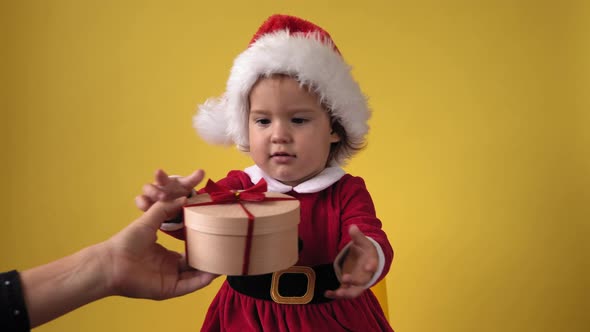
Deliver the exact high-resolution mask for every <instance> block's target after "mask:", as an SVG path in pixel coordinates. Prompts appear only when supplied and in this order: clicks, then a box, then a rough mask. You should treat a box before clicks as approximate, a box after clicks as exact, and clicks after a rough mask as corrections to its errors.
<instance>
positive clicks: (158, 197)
mask: <svg viewBox="0 0 590 332" xmlns="http://www.w3.org/2000/svg"><path fill="white" fill-rule="evenodd" d="M204 175H205V172H203V170H200V169H199V170H196V171H194V172H193V173H192V174H191V175H189V176H185V177H169V176H168V174H166V172H164V171H163V170H161V169H159V170H157V171H156V174H155V175H154V179H155V181H154V183H148V184H146V185H144V186H143V190H142V191H143V194H142V195H139V196H137V197H135V205H136V206H137V207H138V208H139V209H140V210H142V211H147V210H148V209H149V208H150V206H152V205H153V204H154V203H155V202H157V201H171V200H174V199H177V198H179V197H183V196H188V195H189V194H190V193H191V191H192V190H193V188H194V187H195V186H196V185H197V184H199V182H201V180H203V176H204Z"/></svg>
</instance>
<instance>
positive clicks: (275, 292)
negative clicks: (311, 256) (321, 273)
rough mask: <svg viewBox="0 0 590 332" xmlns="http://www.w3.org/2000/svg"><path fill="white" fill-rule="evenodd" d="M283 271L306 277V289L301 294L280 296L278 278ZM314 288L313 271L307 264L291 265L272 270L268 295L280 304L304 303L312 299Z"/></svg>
mask: <svg viewBox="0 0 590 332" xmlns="http://www.w3.org/2000/svg"><path fill="white" fill-rule="evenodd" d="M285 273H294V274H299V273H300V274H304V275H305V276H306V277H307V291H306V292H305V294H303V296H282V295H281V294H279V279H280V278H281V276H282V275H283V274H285ZM314 289H315V271H314V270H313V269H312V268H311V267H308V266H291V267H290V268H288V269H286V270H281V271H277V272H274V273H273V274H272V282H271V284H270V297H271V298H272V300H273V301H275V302H276V303H281V304H306V303H309V302H311V300H312V299H313V291H314Z"/></svg>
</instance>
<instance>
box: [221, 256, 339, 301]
mask: <svg viewBox="0 0 590 332" xmlns="http://www.w3.org/2000/svg"><path fill="white" fill-rule="evenodd" d="M227 282H228V283H229V285H230V286H231V288H233V289H234V290H235V291H237V292H239V293H242V294H245V295H248V296H251V297H254V298H257V299H262V300H268V301H274V302H277V303H284V304H307V303H325V302H329V301H332V299H329V298H327V297H324V293H325V292H326V291H327V290H335V289H337V288H338V287H340V282H339V281H338V278H337V277H336V273H335V272H334V267H333V266H332V264H323V265H317V266H313V267H307V266H292V267H290V268H289V269H286V270H282V271H278V272H275V273H269V274H262V275H256V276H228V277H227Z"/></svg>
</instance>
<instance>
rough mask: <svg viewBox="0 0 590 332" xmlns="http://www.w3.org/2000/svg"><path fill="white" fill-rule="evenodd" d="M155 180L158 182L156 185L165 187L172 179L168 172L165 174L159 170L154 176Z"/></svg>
mask: <svg viewBox="0 0 590 332" xmlns="http://www.w3.org/2000/svg"><path fill="white" fill-rule="evenodd" d="M154 179H155V180H156V182H155V183H156V185H158V186H165V185H167V184H168V183H170V177H169V176H168V174H166V172H164V171H163V170H161V169H158V170H157V171H156V173H155V174H154Z"/></svg>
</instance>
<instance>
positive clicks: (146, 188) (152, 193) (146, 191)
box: [142, 183, 163, 201]
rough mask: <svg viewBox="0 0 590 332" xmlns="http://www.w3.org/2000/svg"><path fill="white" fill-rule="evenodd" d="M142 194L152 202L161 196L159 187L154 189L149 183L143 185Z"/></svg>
mask: <svg viewBox="0 0 590 332" xmlns="http://www.w3.org/2000/svg"><path fill="white" fill-rule="evenodd" d="M142 192H143V195H144V196H147V197H149V198H150V199H151V200H152V201H157V200H159V199H160V198H161V196H162V194H163V192H162V190H161V189H160V188H159V187H156V186H155V185H153V184H151V183H147V184H144V185H143V187H142Z"/></svg>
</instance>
